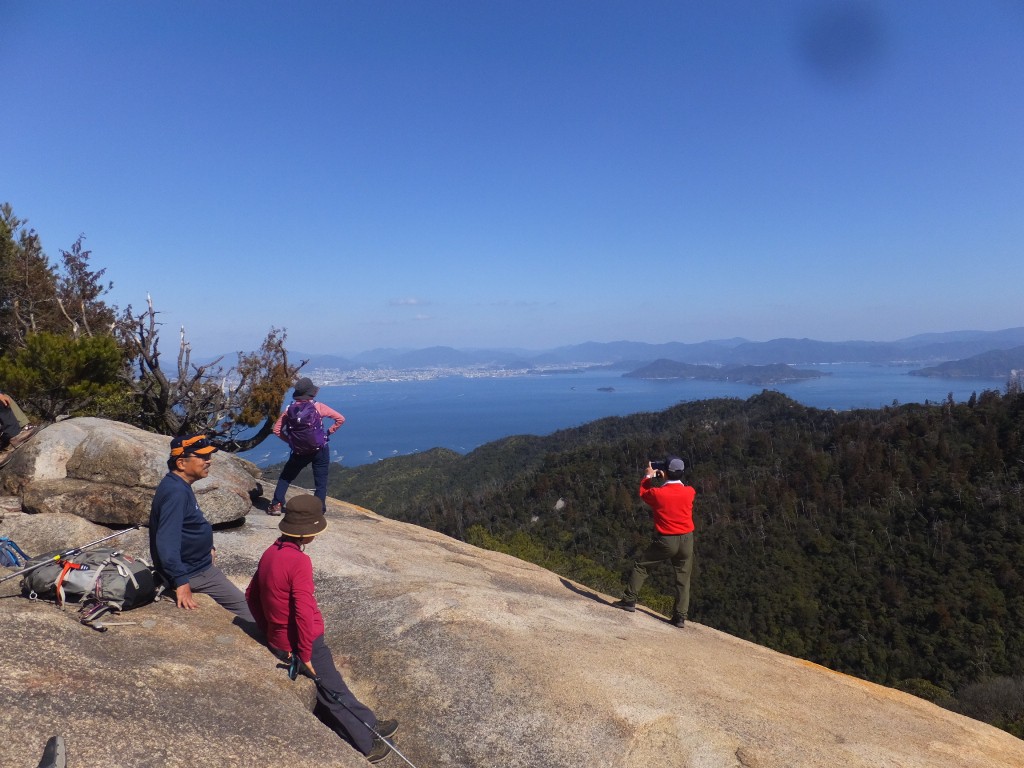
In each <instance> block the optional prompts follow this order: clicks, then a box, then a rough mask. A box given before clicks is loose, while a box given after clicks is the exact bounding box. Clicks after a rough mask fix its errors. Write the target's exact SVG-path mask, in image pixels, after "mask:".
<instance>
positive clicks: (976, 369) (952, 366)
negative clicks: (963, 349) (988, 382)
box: [910, 347, 1024, 379]
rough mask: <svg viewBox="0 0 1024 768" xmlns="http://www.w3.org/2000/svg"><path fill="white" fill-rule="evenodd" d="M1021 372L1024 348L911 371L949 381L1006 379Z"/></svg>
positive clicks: (983, 353) (990, 353)
mask: <svg viewBox="0 0 1024 768" xmlns="http://www.w3.org/2000/svg"><path fill="white" fill-rule="evenodd" d="M1020 371H1024V347H1014V348H1013V349H994V350H991V351H989V352H982V353H981V354H978V355H974V356H973V357H968V358H966V359H964V360H951V361H949V362H946V363H941V364H939V365H933V366H930V367H928V368H920V369H918V370H916V371H911V372H910V375H911V376H929V377H933V378H934V377H940V378H947V379H962V378H980V379H984V378H1002V379H1005V378H1010V377H1013V376H1014V375H1015V373H1016V372H1020ZM1017 375H1019V374H1017Z"/></svg>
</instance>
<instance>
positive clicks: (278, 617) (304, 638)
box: [245, 539, 324, 664]
mask: <svg viewBox="0 0 1024 768" xmlns="http://www.w3.org/2000/svg"><path fill="white" fill-rule="evenodd" d="M245 601H246V602H247V603H248V604H249V610H250V611H252V616H253V618H254V619H255V620H256V625H257V626H258V627H259V628H260V629H261V630H262V631H263V633H264V634H265V635H266V636H267V643H268V644H269V645H270V647H271V648H275V649H277V650H279V651H291V652H293V653H296V654H298V657H299V659H300V660H301V661H302V662H303V663H307V664H308V663H309V661H310V658H311V657H312V655H313V641H314V640H315V639H316V638H318V637H320V635H322V634H323V633H324V617H323V616H322V615H321V614H320V607H319V606H318V605H317V604H316V598H315V597H313V561H312V560H310V559H309V555H307V554H306V553H305V552H303V551H302V550H301V549H299V546H298V544H296V543H295V542H294V541H289V540H288V539H283V540H282V539H278V540H277V541H275V542H274V543H273V544H271V545H270V547H268V548H267V551H266V552H264V553H263V557H261V558H260V564H259V567H258V568H257V569H256V573H255V575H254V576H253V577H252V581H250V582H249V588H248V589H246V590H245Z"/></svg>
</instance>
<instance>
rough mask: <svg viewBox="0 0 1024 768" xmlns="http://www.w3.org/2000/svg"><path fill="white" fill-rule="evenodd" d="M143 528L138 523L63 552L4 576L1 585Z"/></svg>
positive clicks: (0, 580) (0, 581)
mask: <svg viewBox="0 0 1024 768" xmlns="http://www.w3.org/2000/svg"><path fill="white" fill-rule="evenodd" d="M141 527H142V523H136V524H135V525H133V526H132V527H131V528H125V529H124V530H123V531H118V532H117V533H112V534H110V535H109V536H104V537H103V538H102V539H96V541H90V542H89V543H88V544H83V545H82V546H80V547H75V548H74V549H69V550H68V551H66V552H61V553H60V554H59V555H54V556H53V557H48V558H47V559H46V560H43V561H42V562H40V563H36V564H35V565H30V566H29V567H28V568H22V569H21V570H20V571H15V572H14V573H11V574H8V575H7V576H4V577H3V578H2V579H0V584H3V583H4V582H5V581H7V580H8V579H13V578H14V577H15V576H22V575H24V574H26V573H31V572H32V571H34V570H35V569H36V568H42V567H43V566H44V565H49V564H50V563H59V562H60V561H61V560H63V559H64V558H65V557H72V556H74V555H77V554H79V553H80V552H82V551H83V550H86V549H88V548H89V547H94V546H96V545H97V544H101V543H103V542H104V541H109V540H110V539H113V538H117V537H118V536H122V535H124V534H126V533H128V531H134V530H135V529H136V528H141Z"/></svg>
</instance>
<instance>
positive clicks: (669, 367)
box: [623, 358, 828, 386]
mask: <svg viewBox="0 0 1024 768" xmlns="http://www.w3.org/2000/svg"><path fill="white" fill-rule="evenodd" d="M824 375H828V374H823V373H821V372H819V371H805V370H800V369H798V368H793V367H792V366H789V365H785V364H784V363H774V364H771V365H724V366H720V367H719V366H713V365H693V364H691V363H680V362H678V361H676V360H667V359H664V358H663V359H661V360H655V361H654V362H653V363H649V364H648V365H645V366H643V367H641V368H637V369H636V370H635V371H630V372H629V373H624V374H623V376H624V377H626V378H630V379H658V380H662V379H696V380H700V381H731V382H736V383H740V384H754V385H756V386H765V385H768V384H781V383H783V382H787V381H800V380H802V379H818V378H821V377H822V376H824Z"/></svg>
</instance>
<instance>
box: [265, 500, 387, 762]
mask: <svg viewBox="0 0 1024 768" xmlns="http://www.w3.org/2000/svg"><path fill="white" fill-rule="evenodd" d="M278 528H280V529H281V534H282V535H281V537H280V538H279V539H278V540H277V541H275V542H274V543H273V544H271V545H270V547H269V548H268V549H267V551H266V552H264V553H263V557H261V558H260V564H259V566H258V567H257V569H256V573H255V574H254V575H253V577H252V581H251V582H250V583H249V588H248V589H246V591H245V599H246V602H247V603H248V604H249V609H250V610H251V611H252V615H253V618H254V619H255V620H256V624H257V626H259V628H260V629H261V630H263V632H264V633H265V634H266V637H267V644H268V645H269V646H270V650H271V651H273V652H274V654H275V655H276V656H278V657H279V658H281V659H283V660H285V661H291V660H292V657H293V656H294V657H297V658H298V660H299V661H300V662H301V663H302V664H303V665H304V666H305V668H306V670H308V672H309V674H310V675H311V676H312V677H314V678H316V677H319V679H320V685H318V686H317V694H316V696H317V705H316V709H315V710H314V713H315V714H316V715H317V717H319V718H320V719H321V720H322V721H323V722H324V723H325V724H326V725H327V726H329V727H330V728H331V729H332V730H333V731H334V732H335V733H337V734H338V735H339V736H341V738H343V739H344V740H345V741H347V742H349V743H350V744H352V745H353V746H354V747H355V748H356V749H358V750H359V751H360V752H362V753H363V754H364V755H365V756H366V759H367V760H369V761H370V762H371V763H378V762H380V761H381V760H383V759H384V758H385V757H387V756H388V753H390V752H391V746H390V745H389V744H388V743H387V742H386V741H384V739H388V738H390V737H391V736H393V735H394V734H395V731H397V730H398V722H397V721H396V720H387V721H384V722H380V721H378V720H377V717H376V716H375V715H374V714H373V712H371V711H370V709H369V708H368V707H367V706H365V705H364V704H361V703H360V702H359V701H358V700H357V699H356V697H355V696H354V695H353V694H352V692H351V691H350V690H349V689H348V686H347V685H345V681H344V680H343V679H342V677H341V673H340V672H339V671H338V668H337V667H336V666H335V664H334V657H333V656H332V655H331V649H330V648H328V647H327V644H326V643H325V642H324V618H323V615H321V613H320V607H319V606H318V605H317V602H316V598H315V597H314V596H313V561H312V560H310V559H309V555H307V554H306V553H305V552H304V551H303V550H304V549H305V548H306V545H307V544H309V543H310V542H311V541H313V539H314V538H315V537H316V535H317V534H318V533H322V532H323V531H324V530H325V529H326V528H327V520H326V519H325V518H324V513H323V503H322V502H321V501H320V499H318V498H317V497H316V496H310V495H308V494H304V495H302V496H294V497H292V499H291V500H289V502H288V505H287V507H286V508H285V514H284V519H282V520H281V523H280V525H278ZM322 688H326V689H327V690H329V691H331V692H333V693H334V697H330V696H327V695H325V694H324V692H323V690H322ZM371 729H372V730H371ZM374 731H376V734H375V733H374ZM377 734H379V735H380V736H383V737H384V739H381V738H379V737H378V735H377Z"/></svg>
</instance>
